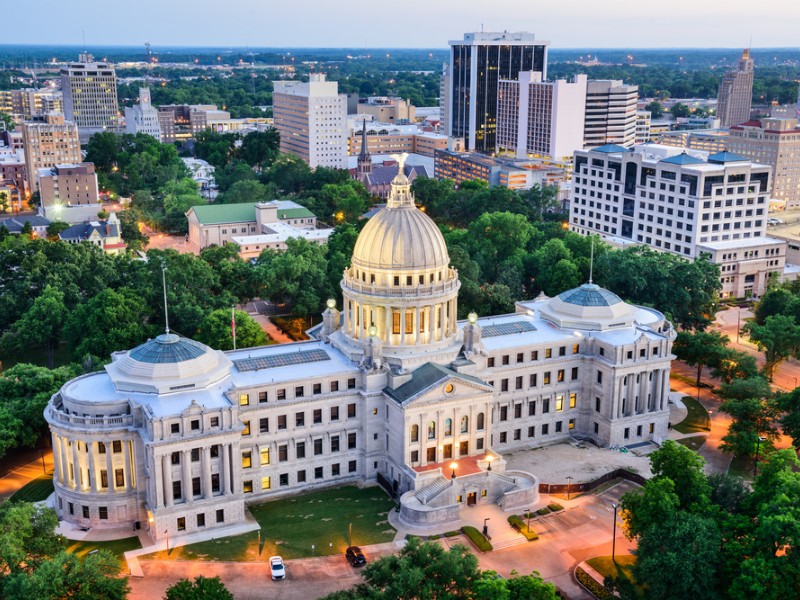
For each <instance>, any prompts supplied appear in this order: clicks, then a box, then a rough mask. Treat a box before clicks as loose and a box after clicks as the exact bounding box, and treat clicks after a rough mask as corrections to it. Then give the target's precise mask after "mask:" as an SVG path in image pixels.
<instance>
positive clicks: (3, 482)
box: [0, 448, 53, 502]
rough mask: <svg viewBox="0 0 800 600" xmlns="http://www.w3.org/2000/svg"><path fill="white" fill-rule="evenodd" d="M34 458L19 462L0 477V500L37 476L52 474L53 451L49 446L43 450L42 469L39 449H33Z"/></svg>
mask: <svg viewBox="0 0 800 600" xmlns="http://www.w3.org/2000/svg"><path fill="white" fill-rule="evenodd" d="M33 452H35V453H36V458H35V459H32V460H30V461H29V462H26V463H24V464H21V465H19V466H17V467H12V469H11V470H10V471H9V472H8V473H6V474H5V475H3V476H2V477H0V502H1V501H3V500H6V499H7V498H9V497H10V496H12V495H13V494H14V493H15V492H16V491H18V490H19V489H21V488H22V487H24V486H25V485H26V484H28V483H30V482H31V481H33V480H34V479H36V478H37V477H41V476H42V475H45V474H50V475H52V474H53V451H52V450H50V449H49V448H48V449H46V450H43V452H44V464H45V467H44V469H45V470H44V471H43V469H42V457H41V454H40V452H41V451H40V450H33Z"/></svg>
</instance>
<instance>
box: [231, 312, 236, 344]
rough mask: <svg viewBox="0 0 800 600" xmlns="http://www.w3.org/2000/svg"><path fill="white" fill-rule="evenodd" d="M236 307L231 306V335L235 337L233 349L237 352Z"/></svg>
mask: <svg viewBox="0 0 800 600" xmlns="http://www.w3.org/2000/svg"><path fill="white" fill-rule="evenodd" d="M235 308H236V306H231V335H232V336H233V349H234V350H236V313H235V312H234V309H235Z"/></svg>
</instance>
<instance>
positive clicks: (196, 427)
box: [191, 419, 200, 431]
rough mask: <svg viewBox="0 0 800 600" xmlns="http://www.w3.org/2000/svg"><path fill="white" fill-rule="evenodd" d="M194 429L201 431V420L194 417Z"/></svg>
mask: <svg viewBox="0 0 800 600" xmlns="http://www.w3.org/2000/svg"><path fill="white" fill-rule="evenodd" d="M191 428H192V431H200V420H199V419H194V420H193V421H192V423H191Z"/></svg>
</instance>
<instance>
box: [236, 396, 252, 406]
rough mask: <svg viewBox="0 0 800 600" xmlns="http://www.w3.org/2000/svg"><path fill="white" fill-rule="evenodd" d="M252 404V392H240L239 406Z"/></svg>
mask: <svg viewBox="0 0 800 600" xmlns="http://www.w3.org/2000/svg"><path fill="white" fill-rule="evenodd" d="M248 404H250V394H239V406H247V405H248Z"/></svg>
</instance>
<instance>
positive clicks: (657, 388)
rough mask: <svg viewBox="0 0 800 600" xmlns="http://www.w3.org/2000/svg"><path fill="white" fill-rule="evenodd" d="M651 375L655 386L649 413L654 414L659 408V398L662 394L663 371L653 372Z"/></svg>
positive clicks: (652, 391) (648, 406) (648, 407)
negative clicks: (657, 407)
mask: <svg viewBox="0 0 800 600" xmlns="http://www.w3.org/2000/svg"><path fill="white" fill-rule="evenodd" d="M650 375H651V376H652V378H653V385H652V386H651V387H652V390H651V394H652V395H651V399H650V402H648V403H647V412H653V411H654V410H655V409H656V406H658V396H659V394H660V393H661V371H651V372H650Z"/></svg>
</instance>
